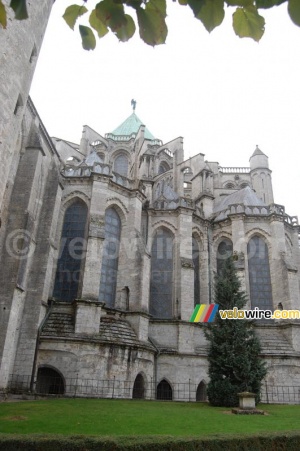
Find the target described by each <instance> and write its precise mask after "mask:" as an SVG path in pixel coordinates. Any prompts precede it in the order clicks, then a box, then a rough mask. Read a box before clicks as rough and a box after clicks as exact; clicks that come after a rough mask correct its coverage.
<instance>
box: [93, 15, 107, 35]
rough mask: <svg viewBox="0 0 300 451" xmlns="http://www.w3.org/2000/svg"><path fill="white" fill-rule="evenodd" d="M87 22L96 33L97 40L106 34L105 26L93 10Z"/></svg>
mask: <svg viewBox="0 0 300 451" xmlns="http://www.w3.org/2000/svg"><path fill="white" fill-rule="evenodd" d="M89 22H90V25H91V27H92V28H94V30H96V31H97V33H98V36H99V38H103V36H105V35H106V33H108V28H107V26H106V25H105V24H104V23H103V22H102V21H101V20H100V19H99V18H98V17H97V14H96V11H95V9H93V11H92V12H91V14H90V18H89Z"/></svg>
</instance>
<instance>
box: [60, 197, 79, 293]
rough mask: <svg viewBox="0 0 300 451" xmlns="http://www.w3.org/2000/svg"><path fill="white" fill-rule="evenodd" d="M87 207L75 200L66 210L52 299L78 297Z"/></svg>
mask: <svg viewBox="0 0 300 451" xmlns="http://www.w3.org/2000/svg"><path fill="white" fill-rule="evenodd" d="M86 218H87V206H86V205H85V203H84V202H82V201H81V200H77V201H76V202H74V203H73V204H72V205H70V207H69V208H68V209H67V210H66V213H65V217H64V223H63V229H62V234H61V242H60V251H59V259H58V262H57V269H56V276H55V282H54V290H53V297H54V298H57V299H59V300H60V301H68V302H71V301H73V300H74V299H75V298H76V297H78V289H79V282H80V280H81V265H82V260H83V258H84V256H85V252H84V250H85V243H84V237H85V228H86Z"/></svg>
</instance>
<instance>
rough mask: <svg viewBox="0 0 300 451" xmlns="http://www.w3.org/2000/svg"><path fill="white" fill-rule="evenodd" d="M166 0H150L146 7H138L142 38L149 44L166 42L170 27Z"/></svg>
mask: <svg viewBox="0 0 300 451" xmlns="http://www.w3.org/2000/svg"><path fill="white" fill-rule="evenodd" d="M165 11H166V2H165V0H149V2H148V3H146V7H145V9H143V8H139V9H137V18H138V24H139V31H140V37H141V39H142V40H143V41H144V42H145V43H146V44H149V45H152V46H154V45H159V44H164V43H165V42H166V37H167V34H168V28H167V25H166V22H165V17H166V12H165Z"/></svg>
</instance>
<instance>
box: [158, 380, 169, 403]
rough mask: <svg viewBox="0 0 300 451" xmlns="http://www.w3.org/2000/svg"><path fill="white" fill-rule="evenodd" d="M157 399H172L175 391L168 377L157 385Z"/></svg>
mask: <svg viewBox="0 0 300 451" xmlns="http://www.w3.org/2000/svg"><path fill="white" fill-rule="evenodd" d="M156 399H163V400H165V401H172V399H173V392H172V387H171V385H170V384H169V382H167V381H166V379H163V380H162V381H161V382H160V383H159V384H158V386H157V390H156Z"/></svg>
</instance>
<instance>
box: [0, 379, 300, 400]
mask: <svg viewBox="0 0 300 451" xmlns="http://www.w3.org/2000/svg"><path fill="white" fill-rule="evenodd" d="M7 392H8V393H11V394H31V395H36V396H40V395H41V396H64V397H91V398H110V399H149V400H150V399H151V400H154V399H157V400H169V401H172V400H173V401H187V402H195V401H207V396H206V384H205V382H203V381H202V382H200V383H199V384H194V383H192V382H191V381H189V382H182V383H172V384H170V383H169V382H168V381H167V380H165V379H163V380H162V381H160V382H159V384H156V383H155V382H154V381H153V380H152V379H151V380H149V381H146V380H145V379H144V377H143V376H142V375H141V374H140V375H138V376H137V378H136V379H135V381H128V380H119V379H116V378H115V377H113V378H112V379H109V380H97V379H83V378H79V377H76V378H63V377H61V376H59V375H58V373H56V376H53V375H52V374H51V372H50V373H49V372H43V373H38V377H37V379H36V380H35V381H34V382H33V383H32V381H31V376H23V375H14V374H13V375H11V376H10V379H9V384H8V388H7ZM261 402H262V403H270V404H300V386H278V385H276V386H275V385H269V384H267V383H266V382H264V383H263V385H262V389H261Z"/></svg>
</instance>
